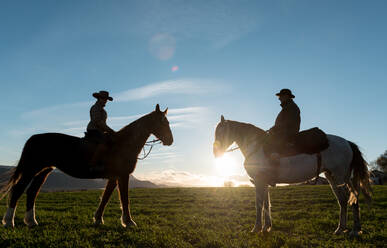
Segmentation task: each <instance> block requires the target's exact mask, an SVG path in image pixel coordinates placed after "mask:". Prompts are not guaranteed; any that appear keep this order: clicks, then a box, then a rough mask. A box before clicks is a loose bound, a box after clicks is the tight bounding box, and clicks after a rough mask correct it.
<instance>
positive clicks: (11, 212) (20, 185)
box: [3, 174, 34, 227]
mask: <svg viewBox="0 0 387 248" xmlns="http://www.w3.org/2000/svg"><path fill="white" fill-rule="evenodd" d="M33 176H34V175H32V174H22V176H21V177H20V179H19V181H18V182H17V183H16V184H15V185H13V186H12V188H11V193H10V201H9V205H8V209H7V212H6V213H5V215H4V218H3V225H4V227H14V226H15V223H14V217H15V210H16V205H17V201H18V200H19V198H20V196H21V195H22V194H23V192H24V190H25V188H26V187H27V185H28V184H29V183H30V181H31V179H32V178H33Z"/></svg>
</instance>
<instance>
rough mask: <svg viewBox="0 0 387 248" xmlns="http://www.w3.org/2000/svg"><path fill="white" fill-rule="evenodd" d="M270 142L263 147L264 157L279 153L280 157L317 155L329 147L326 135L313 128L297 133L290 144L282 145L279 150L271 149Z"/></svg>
mask: <svg viewBox="0 0 387 248" xmlns="http://www.w3.org/2000/svg"><path fill="white" fill-rule="evenodd" d="M271 144H272V142H267V143H266V144H264V145H263V149H264V152H265V154H266V155H270V154H271V153H273V152H276V153H279V155H280V157H289V156H295V155H298V154H302V153H304V154H317V153H319V152H321V151H323V150H325V149H327V148H328V147H329V141H328V138H327V135H326V134H325V133H324V132H323V131H322V130H321V129H319V128H317V127H314V128H311V129H307V130H304V131H301V132H299V133H298V134H297V135H296V136H295V137H294V139H293V142H292V143H288V144H283V145H282V146H281V147H280V148H278V147H273V146H272V145H271Z"/></svg>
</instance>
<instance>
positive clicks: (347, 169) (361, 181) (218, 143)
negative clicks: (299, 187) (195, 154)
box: [213, 115, 371, 235]
mask: <svg viewBox="0 0 387 248" xmlns="http://www.w3.org/2000/svg"><path fill="white" fill-rule="evenodd" d="M267 135H268V134H267V133H266V132H265V131H264V130H262V129H260V128H258V127H256V126H254V125H251V124H247V123H242V122H237V121H231V120H225V119H224V117H223V115H222V116H221V121H220V122H219V124H218V125H217V127H216V131H215V142H214V147H213V151H214V155H215V157H219V156H222V155H223V154H224V152H225V151H226V150H227V148H228V147H229V146H230V145H231V144H232V143H233V142H235V143H237V145H238V146H239V148H240V150H241V152H242V154H243V156H244V157H245V162H244V167H245V169H246V172H247V174H248V175H249V176H250V177H251V178H252V182H253V183H254V184H255V189H256V203H255V204H256V210H257V213H256V221H255V226H254V229H253V230H252V232H258V233H259V232H269V231H270V229H271V225H272V224H271V223H272V222H271V212H270V196H269V191H268V184H267V178H268V177H269V175H270V173H271V172H272V171H273V169H272V168H271V167H270V162H269V159H268V158H267V157H266V155H265V153H264V151H263V145H264V143H265V140H266V139H267ZM327 138H328V141H329V147H328V148H327V149H325V150H323V151H321V157H320V159H321V171H323V172H324V173H325V176H326V178H327V179H328V181H329V184H330V185H331V188H332V191H333V193H334V194H335V196H336V198H337V200H338V202H339V205H340V222H339V226H338V227H337V229H336V231H335V234H340V233H343V232H345V231H346V230H347V203H348V202H349V203H350V204H351V205H352V210H353V221H354V226H353V230H352V231H351V234H352V235H358V234H360V233H361V225H360V212H359V202H358V196H359V194H360V191H362V192H363V194H364V197H365V200H366V201H367V202H370V201H371V187H370V183H369V173H368V169H367V162H366V161H365V160H364V158H363V156H362V154H361V152H360V151H359V148H358V146H357V145H356V144H354V143H353V142H350V141H348V140H346V139H343V138H341V137H338V136H335V135H327ZM318 160H319V159H318V157H317V155H316V154H312V155H310V154H298V155H294V156H288V157H283V158H281V159H280V165H278V166H277V168H276V171H277V177H276V178H277V181H276V183H299V182H304V181H307V180H309V179H312V178H313V177H315V176H316V167H318V163H319V162H318ZM263 213H264V216H263V219H264V225H262V214H263Z"/></svg>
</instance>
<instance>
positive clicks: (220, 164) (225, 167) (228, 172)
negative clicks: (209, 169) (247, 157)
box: [214, 153, 239, 178]
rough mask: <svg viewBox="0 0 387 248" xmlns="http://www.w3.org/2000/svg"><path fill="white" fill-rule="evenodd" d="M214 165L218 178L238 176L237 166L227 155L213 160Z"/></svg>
mask: <svg viewBox="0 0 387 248" xmlns="http://www.w3.org/2000/svg"><path fill="white" fill-rule="evenodd" d="M214 163H215V168H216V170H217V172H218V173H219V174H218V176H221V177H224V178H228V177H230V176H232V175H235V174H238V169H239V167H238V164H237V162H236V160H235V159H234V158H233V157H232V156H230V155H229V154H228V153H226V154H224V155H223V156H222V157H219V158H215V161H214Z"/></svg>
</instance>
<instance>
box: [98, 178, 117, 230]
mask: <svg viewBox="0 0 387 248" xmlns="http://www.w3.org/2000/svg"><path fill="white" fill-rule="evenodd" d="M116 186H117V180H116V179H109V180H108V182H107V184H106V188H105V191H104V192H103V195H102V198H101V202H100V203H99V206H98V209H97V211H95V214H94V218H93V219H94V224H95V225H101V224H103V212H104V210H105V207H106V204H107V203H108V202H109V199H110V196H111V195H112V193H113V191H114V189H115V188H116Z"/></svg>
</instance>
